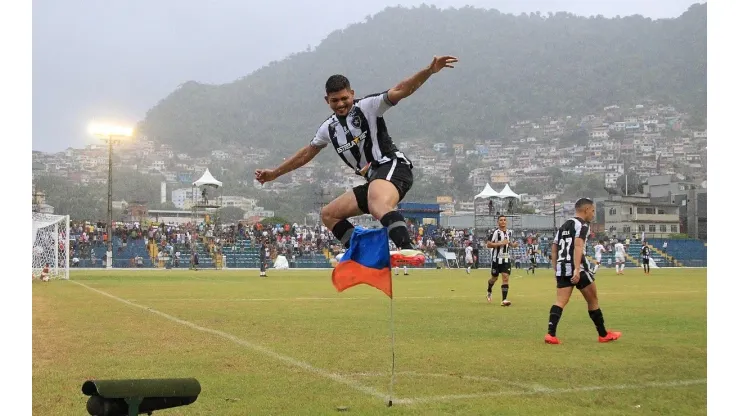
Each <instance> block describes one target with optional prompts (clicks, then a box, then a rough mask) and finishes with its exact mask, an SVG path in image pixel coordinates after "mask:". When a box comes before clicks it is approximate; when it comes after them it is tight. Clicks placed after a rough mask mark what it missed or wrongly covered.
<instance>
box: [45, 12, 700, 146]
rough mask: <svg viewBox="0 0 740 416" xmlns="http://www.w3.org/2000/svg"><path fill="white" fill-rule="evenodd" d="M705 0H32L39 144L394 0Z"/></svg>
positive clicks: (216, 77) (258, 59) (66, 141)
mask: <svg viewBox="0 0 740 416" xmlns="http://www.w3.org/2000/svg"><path fill="white" fill-rule="evenodd" d="M705 2H706V1H702V0H649V1H646V0H427V1H413V0H377V1H351V0H345V1H336V0H334V1H329V0H313V1H310V2H299V1H296V0H293V1H290V0H270V1H254V0H33V95H32V99H33V141H32V148H33V150H40V151H45V152H57V151H61V150H64V149H66V148H67V147H75V148H79V147H83V146H85V145H86V144H90V143H94V142H95V141H96V139H94V138H93V137H91V136H90V135H89V134H88V133H87V125H88V124H89V123H90V122H91V121H106V122H114V123H118V124H124V125H131V126H134V125H135V124H136V123H137V122H138V121H139V120H141V119H143V118H144V115H145V114H146V112H147V110H149V109H150V108H151V107H153V106H154V105H156V104H157V102H158V101H159V100H161V99H163V98H165V97H166V96H167V95H168V94H169V93H170V92H172V91H173V90H174V89H175V88H176V87H177V86H178V85H180V84H182V83H184V82H186V81H190V80H194V81H198V82H201V83H212V84H222V83H226V82H231V81H233V80H235V79H237V78H240V77H243V76H246V75H248V74H249V73H251V72H253V71H254V70H256V69H258V68H260V67H262V66H264V65H266V64H268V63H269V62H271V61H275V60H280V59H282V58H284V57H286V56H288V55H289V54H291V53H293V52H299V51H303V50H305V49H306V48H307V47H308V46H309V45H310V46H316V45H318V44H319V43H320V42H321V41H322V40H323V39H324V38H325V37H326V36H327V35H328V34H329V33H331V32H333V31H334V30H337V29H343V28H345V27H347V26H348V25H350V24H353V23H356V22H360V21H363V20H364V18H365V17H366V16H368V15H373V14H376V13H378V12H380V11H382V10H383V9H384V8H386V7H389V6H398V5H401V6H406V7H412V6H418V5H420V4H422V3H426V4H434V5H436V6H437V7H439V8H447V7H463V6H465V5H471V6H475V7H481V8H495V9H498V10H500V11H502V12H504V13H515V14H519V13H521V12H526V13H529V12H536V11H540V12H543V13H546V12H548V11H552V12H557V11H567V12H571V13H575V14H578V15H585V16H589V15H597V14H601V15H604V16H606V17H613V16H616V15H621V16H628V15H633V14H641V15H643V16H646V17H650V18H654V19H658V18H672V17H677V16H679V15H681V13H683V12H684V11H685V10H686V9H688V8H689V6H691V5H692V4H694V3H705ZM441 52H442V53H445V52H444V51H441Z"/></svg>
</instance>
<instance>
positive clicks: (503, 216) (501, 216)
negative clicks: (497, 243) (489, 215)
mask: <svg viewBox="0 0 740 416" xmlns="http://www.w3.org/2000/svg"><path fill="white" fill-rule="evenodd" d="M501 218H506V215H499V216H498V219H497V220H496V221H498V220H500V219H501Z"/></svg>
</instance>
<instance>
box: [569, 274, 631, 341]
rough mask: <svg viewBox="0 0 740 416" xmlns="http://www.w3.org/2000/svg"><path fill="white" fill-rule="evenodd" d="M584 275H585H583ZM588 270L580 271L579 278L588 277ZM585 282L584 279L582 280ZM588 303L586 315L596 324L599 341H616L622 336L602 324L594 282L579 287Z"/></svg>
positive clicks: (602, 317)
mask: <svg viewBox="0 0 740 416" xmlns="http://www.w3.org/2000/svg"><path fill="white" fill-rule="evenodd" d="M584 275H585V276H584ZM588 277H589V276H588V272H581V280H583V279H588ZM584 282H585V281H584ZM579 289H580V290H581V293H582V294H583V298H584V299H586V303H587V304H588V316H589V317H590V318H591V320H592V321H593V323H594V325H595V326H596V332H598V333H599V342H610V341H616V340H617V339H619V337H621V336H622V333H621V332H618V331H607V330H606V326H604V315H603V314H602V312H601V307H599V297H598V295H597V293H596V283H593V282H591V283H589V284H587V285H586V286H585V287H583V288H579Z"/></svg>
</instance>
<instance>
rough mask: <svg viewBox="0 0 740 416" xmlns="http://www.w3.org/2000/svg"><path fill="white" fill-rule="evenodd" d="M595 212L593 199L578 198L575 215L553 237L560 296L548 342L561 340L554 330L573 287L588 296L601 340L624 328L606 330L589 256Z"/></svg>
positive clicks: (552, 311)
mask: <svg viewBox="0 0 740 416" xmlns="http://www.w3.org/2000/svg"><path fill="white" fill-rule="evenodd" d="M595 214H596V206H595V205H594V202H593V201H591V200H590V199H588V198H581V199H579V200H578V201H577V202H576V216H575V217H574V218H571V219H569V220H567V221H565V222H564V223H563V225H561V226H560V228H559V229H558V232H557V234H555V239H553V244H552V267H553V270H555V281H556V282H557V300H556V301H555V304H554V305H552V307H551V308H550V320H549V322H548V326H547V335H545V342H546V343H548V344H560V340H558V338H557V337H556V336H555V332H556V331H557V328H558V322H559V321H560V317H561V316H562V314H563V309H564V308H565V305H567V304H568V301H569V300H570V296H571V294H573V287H576V288H578V290H580V291H581V294H583V298H584V299H586V303H587V305H588V315H589V317H591V320H592V321H593V322H594V325H596V331H597V332H598V333H599V342H609V341H614V340H617V339H619V337H620V336H622V333H621V332H612V331H607V330H606V327H605V326H604V315H603V314H602V313H601V308H600V307H599V299H598V296H597V294H596V283H594V274H593V272H592V271H591V267H590V266H589V264H588V259H587V258H586V240H587V239H588V234H589V223H590V222H591V221H593V219H594V217H595Z"/></svg>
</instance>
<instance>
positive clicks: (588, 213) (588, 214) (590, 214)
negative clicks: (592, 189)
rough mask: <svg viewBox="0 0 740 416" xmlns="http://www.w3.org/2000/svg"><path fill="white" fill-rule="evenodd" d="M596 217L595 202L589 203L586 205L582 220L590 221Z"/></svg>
mask: <svg viewBox="0 0 740 416" xmlns="http://www.w3.org/2000/svg"><path fill="white" fill-rule="evenodd" d="M594 218H596V204H591V205H589V206H587V207H586V210H585V212H584V218H583V219H584V221H586V222H591V221H593V220H594Z"/></svg>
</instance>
